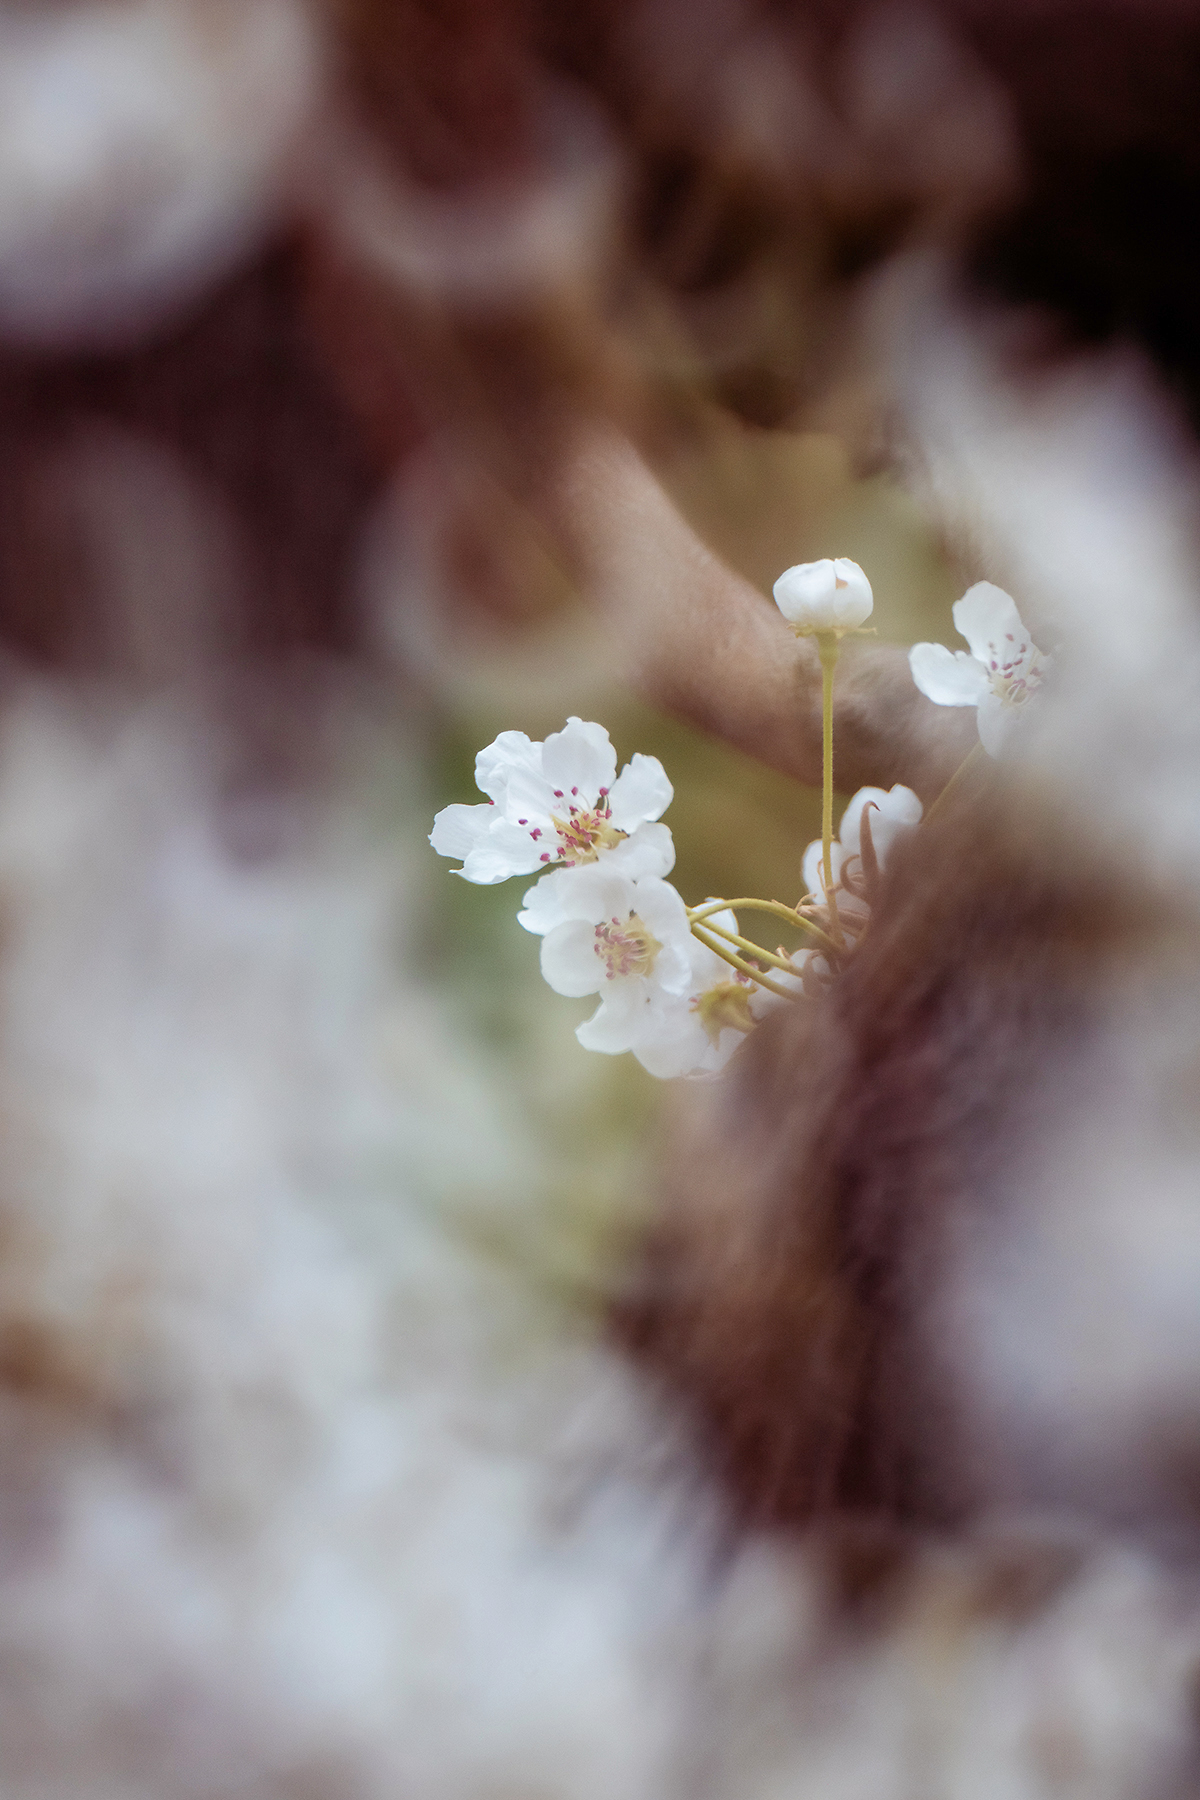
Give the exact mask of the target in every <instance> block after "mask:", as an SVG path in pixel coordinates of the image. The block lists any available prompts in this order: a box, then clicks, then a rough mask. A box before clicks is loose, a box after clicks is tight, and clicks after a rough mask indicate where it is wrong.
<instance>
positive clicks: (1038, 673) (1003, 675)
mask: <svg viewBox="0 0 1200 1800" xmlns="http://www.w3.org/2000/svg"><path fill="white" fill-rule="evenodd" d="M988 650H989V651H990V653H991V654H990V655H989V657H988V679H989V680H990V682H991V684H992V692H993V694H995V696H996V698H997V699H998V700H1000V701H1002V702H1003V703H1004V705H1005V706H1024V705H1025V703H1026V701H1028V700H1031V699H1032V698H1033V695H1034V693H1035V691H1036V690H1037V689H1038V688H1040V687H1041V685H1042V682H1043V681H1044V680H1045V679H1046V658H1045V657H1044V656H1043V655H1042V653H1041V651H1040V650H1038V649H1037V648H1036V647H1035V646H1034V645H1033V644H1031V643H1030V642H1029V640H1028V638H1023V639H1021V640H1018V639H1017V638H1015V637H1014V636H1013V634H1012V632H1008V633H1006V635H1005V639H1004V642H1003V643H1002V644H989V645H988Z"/></svg>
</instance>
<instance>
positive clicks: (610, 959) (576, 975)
mask: <svg viewBox="0 0 1200 1800" xmlns="http://www.w3.org/2000/svg"><path fill="white" fill-rule="evenodd" d="M538 885H539V886H540V885H541V884H540V883H539V884H538ZM556 888H557V896H556V899H555V907H556V920H557V922H556V923H554V924H553V925H552V926H551V927H550V929H549V930H548V931H547V932H546V935H545V936H544V938H543V939H542V956H541V961H542V974H543V975H544V976H545V978H546V980H547V981H548V982H549V984H550V986H551V987H552V988H553V989H554V991H555V993H557V994H566V995H568V996H570V997H575V998H577V997H580V996H582V995H584V994H599V995H600V996H601V1001H600V1005H599V1007H598V1008H597V1010H596V1011H595V1012H594V1013H593V1014H592V1017H591V1018H590V1019H587V1020H586V1021H585V1022H584V1023H583V1024H582V1025H580V1026H579V1028H578V1030H577V1031H576V1034H575V1035H576V1037H578V1039H579V1042H580V1043H581V1044H582V1045H583V1046H584V1048H585V1049H588V1050H602V1051H605V1052H606V1053H607V1054H609V1055H616V1054H618V1053H619V1052H620V1051H622V1050H634V1051H636V1050H637V1048H638V1046H639V1044H640V1043H642V1041H643V1040H648V1039H649V1038H650V1037H652V1036H653V1034H654V1032H655V1030H656V1028H657V1024H658V1020H659V1017H660V1015H661V1013H662V1012H663V1010H664V1009H665V1008H666V1007H667V1006H669V1004H670V1003H671V1001H672V1000H674V999H678V998H680V997H682V996H685V995H686V994H687V993H688V990H689V987H690V984H691V980H692V960H691V947H692V944H693V942H694V940H693V938H692V933H691V925H690V923H689V921H688V913H687V908H686V906H685V905H684V903H683V901H682V899H681V898H680V896H679V894H678V893H677V892H676V890H675V889H674V888H673V887H672V886H671V885H670V883H669V882H666V881H662V880H660V879H658V878H657V877H654V876H649V877H645V878H643V879H640V880H636V881H635V880H631V879H630V878H629V876H627V875H624V874H622V873H620V871H619V870H616V869H614V868H613V867H612V865H611V864H608V863H606V864H603V865H601V866H598V867H594V868H588V869H577V870H573V871H571V872H570V875H569V879H567V880H565V881H559V882H556Z"/></svg>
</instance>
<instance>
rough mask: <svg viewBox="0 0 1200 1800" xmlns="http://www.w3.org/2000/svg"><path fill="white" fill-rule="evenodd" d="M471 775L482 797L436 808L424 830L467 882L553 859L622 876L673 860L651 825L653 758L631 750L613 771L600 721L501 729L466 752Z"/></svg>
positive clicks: (666, 789)
mask: <svg viewBox="0 0 1200 1800" xmlns="http://www.w3.org/2000/svg"><path fill="white" fill-rule="evenodd" d="M475 782H476V785H477V786H478V788H479V790H480V792H481V793H484V794H487V795H488V801H487V803H486V804H485V805H482V806H461V805H459V806H446V807H443V808H442V810H441V812H439V813H438V815H437V817H436V818H435V819H434V822H433V830H432V832H431V833H430V837H429V841H430V843H431V844H432V845H433V847H434V849H435V850H436V851H437V852H438V854H439V855H440V856H461V857H462V859H463V866H462V868H461V870H458V871H456V873H459V874H461V875H464V876H465V877H466V879H467V880H468V881H475V882H480V883H482V884H484V885H488V886H490V885H492V884H493V883H495V882H498V881H507V880H508V878H509V876H510V875H531V874H533V872H534V870H536V869H538V868H549V866H550V865H551V864H553V863H563V864H565V865H567V866H568V867H570V868H574V867H578V866H579V865H580V864H589V863H596V862H599V861H604V862H608V863H611V864H612V866H613V867H614V868H617V869H619V870H620V871H621V872H622V873H623V874H624V875H626V876H628V877H630V878H631V879H637V878H639V877H642V876H663V875H667V874H669V873H670V871H671V869H672V868H673V867H674V863H675V848H674V845H673V843H672V841H671V833H670V831H669V829H668V828H667V826H665V825H660V824H658V823H656V821H657V820H658V819H659V818H660V817H661V815H662V814H663V813H664V812H665V811H666V809H667V807H668V806H669V805H670V804H671V799H672V796H673V789H672V787H671V784H670V782H669V781H668V780H667V777H666V772H665V771H664V769H663V766H662V764H661V763H660V762H659V760H658V758H657V757H654V756H640V755H638V756H634V757H633V758H631V760H630V761H629V762H628V763H626V765H625V767H624V768H623V769H622V770H621V773H620V774H619V775H618V774H617V753H616V751H615V750H614V749H613V747H612V744H611V743H610V741H609V736H608V733H607V731H605V729H604V727H603V726H602V725H594V724H590V723H588V722H587V721H586V720H583V719H577V718H570V719H568V720H567V723H566V726H565V727H564V729H563V730H562V731H556V732H554V733H553V734H552V735H551V736H550V737H548V738H547V739H546V741H545V742H544V743H533V742H531V740H530V739H529V738H528V737H526V735H525V733H524V732H523V731H502V732H501V733H500V735H499V737H498V738H497V739H496V740H495V742H494V743H492V744H489V745H488V746H487V748H486V749H485V750H481V751H480V752H479V755H478V757H477V758H476V759H475ZM530 929H536V927H530ZM543 929H546V928H545V927H543Z"/></svg>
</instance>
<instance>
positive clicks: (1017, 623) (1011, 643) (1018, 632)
mask: <svg viewBox="0 0 1200 1800" xmlns="http://www.w3.org/2000/svg"><path fill="white" fill-rule="evenodd" d="M953 612H954V628H955V630H956V631H957V632H959V633H960V634H961V635H962V636H963V637H965V638H966V640H967V642H968V644H970V646H971V655H972V656H974V657H975V658H976V659H977V660H978V661H979V662H981V663H982V664H983V666H984V668H985V669H988V668H991V666H992V664H993V662H995V663H997V664H999V663H1005V662H1013V661H1015V659H1016V655H1017V652H1018V650H1019V647H1020V646H1021V645H1022V644H1024V645H1025V646H1026V647H1028V645H1029V644H1030V642H1031V639H1030V636H1029V633H1028V631H1027V630H1026V629H1025V626H1024V625H1023V624H1022V622H1021V615H1020V613H1019V612H1018V611H1017V604H1016V601H1015V600H1014V599H1013V597H1012V595H1011V594H1006V593H1005V591H1004V589H1003V588H1000V587H997V586H996V584H995V582H992V581H977V582H976V583H975V586H974V587H970V588H968V589H967V591H966V593H965V594H964V595H963V597H962V599H961V600H956V601H955V603H954V607H953Z"/></svg>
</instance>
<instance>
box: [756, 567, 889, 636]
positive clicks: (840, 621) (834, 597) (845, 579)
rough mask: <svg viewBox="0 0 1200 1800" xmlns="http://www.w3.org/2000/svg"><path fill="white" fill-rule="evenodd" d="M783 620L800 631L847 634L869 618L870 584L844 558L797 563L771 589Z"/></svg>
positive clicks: (856, 568)
mask: <svg viewBox="0 0 1200 1800" xmlns="http://www.w3.org/2000/svg"><path fill="white" fill-rule="evenodd" d="M772 592H773V593H774V595H775V604H776V606H777V607H778V608H779V610H780V612H781V613H782V614H783V616H784V618H785V619H788V620H790V622H791V623H792V624H793V625H795V626H797V627H798V628H799V629H800V630H802V631H834V630H839V631H849V630H853V629H854V627H855V626H858V625H861V624H862V623H863V621H864V620H865V619H868V618H870V616H871V611H872V608H873V606H874V599H873V596H872V594H871V584H870V582H869V581H868V580H867V578H866V576H865V575H864V574H863V572H862V570H861V569H860V568H859V566H858V564H857V563H856V562H851V561H850V559H849V557H847V556H839V557H838V558H837V560H836V561H834V560H833V559H831V558H830V557H823V558H822V559H821V560H820V561H819V562H810V563H797V564H796V565H795V567H794V568H791V569H785V570H784V572H783V574H782V575H781V576H780V577H779V579H778V581H777V582H776V583H775V586H774V588H773V590H772Z"/></svg>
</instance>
